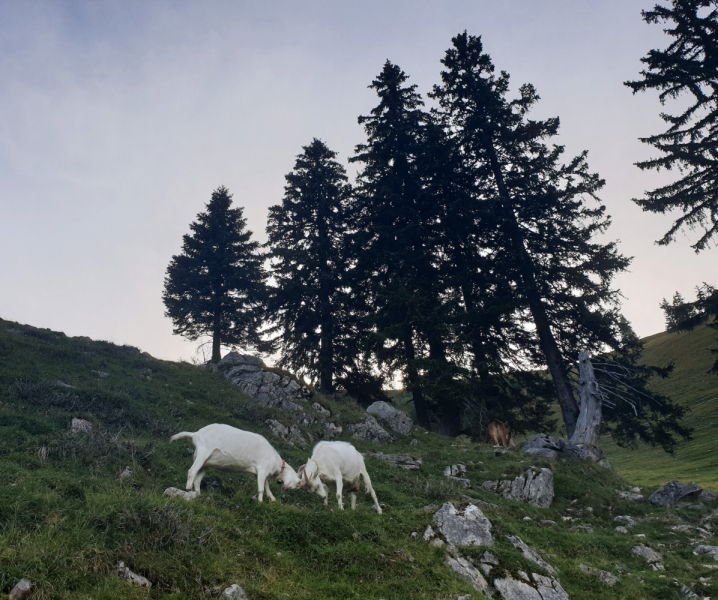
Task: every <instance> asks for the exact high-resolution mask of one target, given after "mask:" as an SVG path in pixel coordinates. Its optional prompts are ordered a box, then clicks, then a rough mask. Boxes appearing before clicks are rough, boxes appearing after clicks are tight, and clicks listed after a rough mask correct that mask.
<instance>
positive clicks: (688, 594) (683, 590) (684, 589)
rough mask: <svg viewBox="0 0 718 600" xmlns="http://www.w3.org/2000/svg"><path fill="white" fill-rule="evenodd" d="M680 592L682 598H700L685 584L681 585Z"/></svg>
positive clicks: (694, 599)
mask: <svg viewBox="0 0 718 600" xmlns="http://www.w3.org/2000/svg"><path fill="white" fill-rule="evenodd" d="M681 594H683V597H684V598H688V599H689V600H698V599H699V598H700V596H699V595H698V594H696V593H695V592H694V591H693V590H691V588H689V587H688V586H687V585H685V584H683V585H681Z"/></svg>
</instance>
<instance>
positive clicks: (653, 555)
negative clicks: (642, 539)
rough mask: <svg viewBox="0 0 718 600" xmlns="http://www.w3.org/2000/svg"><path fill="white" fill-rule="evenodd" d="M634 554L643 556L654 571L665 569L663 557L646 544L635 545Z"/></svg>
mask: <svg viewBox="0 0 718 600" xmlns="http://www.w3.org/2000/svg"><path fill="white" fill-rule="evenodd" d="M633 554H634V555H635V556H638V557H639V558H643V559H644V560H645V561H646V562H647V563H648V564H649V565H650V566H651V568H652V569H653V570H654V571H663V564H661V560H663V557H662V556H661V555H660V554H659V553H658V552H656V551H655V550H653V549H651V548H649V547H648V546H644V545H643V544H639V545H638V546H634V548H633Z"/></svg>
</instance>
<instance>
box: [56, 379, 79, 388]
mask: <svg viewBox="0 0 718 600" xmlns="http://www.w3.org/2000/svg"><path fill="white" fill-rule="evenodd" d="M55 383H56V384H57V385H59V386H60V387H64V388H74V387H75V386H74V385H70V384H69V383H67V381H62V379H58V380H57V381H56V382H55Z"/></svg>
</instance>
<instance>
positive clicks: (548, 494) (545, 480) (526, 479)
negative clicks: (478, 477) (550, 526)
mask: <svg viewBox="0 0 718 600" xmlns="http://www.w3.org/2000/svg"><path fill="white" fill-rule="evenodd" d="M481 487H482V488H484V489H485V490H492V491H495V492H498V493H499V494H501V495H502V496H503V497H504V498H509V499H511V500H518V501H519V502H528V503H529V504H531V505H533V506H537V507H539V508H548V507H549V506H551V502H553V496H554V492H553V473H552V472H551V470H550V469H541V470H540V471H538V470H536V469H535V468H534V467H531V468H529V470H528V471H526V475H519V476H518V477H517V478H516V479H514V480H513V481H511V480H509V479H505V480H503V481H485V482H484V483H483V484H482V486H481Z"/></svg>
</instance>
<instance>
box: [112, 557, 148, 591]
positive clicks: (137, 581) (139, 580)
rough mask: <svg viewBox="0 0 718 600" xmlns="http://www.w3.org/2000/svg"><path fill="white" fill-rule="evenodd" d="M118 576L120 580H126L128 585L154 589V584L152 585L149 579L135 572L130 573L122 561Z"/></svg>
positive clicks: (119, 565)
mask: <svg viewBox="0 0 718 600" xmlns="http://www.w3.org/2000/svg"><path fill="white" fill-rule="evenodd" d="M117 574H118V575H119V576H120V578H122V579H124V580H125V581H127V582H128V583H131V584H132V585H137V586H139V587H145V588H151V587H152V583H150V580H149V579H147V578H146V577H143V576H142V575H138V574H137V573H135V572H133V571H130V568H129V567H128V566H127V565H125V563H124V562H122V561H120V562H119V564H118V565H117Z"/></svg>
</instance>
